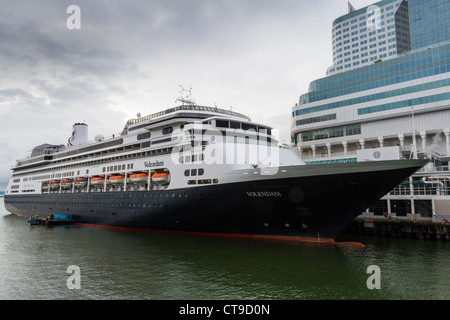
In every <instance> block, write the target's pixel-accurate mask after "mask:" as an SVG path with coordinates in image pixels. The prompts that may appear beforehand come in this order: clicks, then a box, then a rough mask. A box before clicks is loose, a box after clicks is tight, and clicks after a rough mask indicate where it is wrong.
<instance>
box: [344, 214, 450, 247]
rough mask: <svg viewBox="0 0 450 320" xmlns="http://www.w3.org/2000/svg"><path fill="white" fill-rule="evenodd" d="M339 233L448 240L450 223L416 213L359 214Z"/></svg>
mask: <svg viewBox="0 0 450 320" xmlns="http://www.w3.org/2000/svg"><path fill="white" fill-rule="evenodd" d="M341 234H360V235H375V236H380V237H390V238H409V239H422V240H435V241H450V223H449V222H434V221H433V219H432V218H431V217H420V216H418V215H408V216H404V217H400V216H396V217H386V216H375V215H373V216H371V217H365V216H359V217H357V218H356V219H355V220H354V221H353V222H352V223H351V224H350V225H348V226H347V227H346V228H345V229H344V230H343V231H342V233H341Z"/></svg>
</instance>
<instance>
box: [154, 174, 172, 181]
mask: <svg viewBox="0 0 450 320" xmlns="http://www.w3.org/2000/svg"><path fill="white" fill-rule="evenodd" d="M152 180H153V181H154V182H162V183H165V182H167V181H169V175H168V174H167V173H155V174H153V175H152Z"/></svg>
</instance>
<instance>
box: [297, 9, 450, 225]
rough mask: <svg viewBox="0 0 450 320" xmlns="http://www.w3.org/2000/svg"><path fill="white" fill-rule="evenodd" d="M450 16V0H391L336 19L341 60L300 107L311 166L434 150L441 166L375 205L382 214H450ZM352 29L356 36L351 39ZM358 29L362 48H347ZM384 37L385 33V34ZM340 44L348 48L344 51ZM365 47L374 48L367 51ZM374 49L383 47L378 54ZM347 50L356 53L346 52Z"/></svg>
mask: <svg viewBox="0 0 450 320" xmlns="http://www.w3.org/2000/svg"><path fill="white" fill-rule="evenodd" d="M374 6H375V7H378V9H377V10H378V12H379V13H380V14H381V16H383V18H381V19H380V21H381V22H384V24H381V23H380V24H379V25H378V26H377V28H376V29H375V31H376V34H373V35H372V36H369V34H370V33H367V32H369V31H368V30H367V26H368V25H370V24H371V23H372V22H370V20H367V12H373V7H374ZM369 8H371V9H370V10H369ZM430 12H432V13H430ZM433 12H435V13H433ZM388 14H389V15H388ZM448 14H450V2H449V1H447V2H443V1H440V0H430V1H423V0H409V1H405V0H403V1H401V0H395V1H394V0H386V1H381V2H378V3H375V4H374V5H373V6H370V7H367V8H363V9H360V10H357V11H353V12H350V13H349V14H348V15H345V16H343V17H340V18H338V19H336V20H335V22H334V23H333V59H334V66H333V67H331V68H329V70H328V72H327V73H328V76H327V77H325V78H322V79H318V80H315V81H313V82H312V83H311V84H310V88H309V92H308V93H306V94H303V95H301V96H300V99H299V103H298V104H296V105H295V106H294V107H293V108H292V131H291V133H292V139H293V142H294V143H295V144H296V146H297V149H298V151H299V152H300V154H301V156H302V158H303V159H304V160H305V162H306V163H308V164H315V163H323V162H353V161H356V153H357V150H362V149H370V148H378V147H389V146H401V147H402V148H403V149H409V150H413V149H414V147H413V145H414V144H415V146H416V149H417V151H418V152H419V153H422V154H426V155H427V154H428V155H431V154H432V155H434V159H435V161H434V162H433V164H431V165H430V166H428V167H427V168H426V169H425V170H424V171H423V172H420V173H419V174H417V175H415V176H413V177H411V179H410V180H409V181H405V182H404V184H402V185H400V186H399V187H398V188H396V189H395V190H393V191H392V192H391V193H390V194H388V195H386V196H385V197H384V198H383V199H381V200H380V202H379V203H377V204H375V205H374V207H373V208H369V210H371V211H372V212H374V213H375V214H384V215H386V214H388V215H408V214H412V215H418V216H419V215H421V216H426V217H432V218H433V220H435V221H439V220H440V221H442V220H443V218H442V217H444V216H447V217H448V218H450V172H449V171H448V170H449V165H448V160H449V159H450V158H449V155H450V41H449V40H450V31H449V30H450V27H449V23H448V21H450V17H448ZM381 16H380V17H381ZM390 19H394V21H391V20H390ZM355 20H356V21H355ZM364 24H366V26H364ZM352 25H353V26H357V27H355V28H354V29H352ZM392 25H393V26H394V27H393V28H389V29H388V27H389V26H392ZM339 26H341V27H339ZM436 26H437V27H436ZM347 28H349V30H347ZM383 28H384V30H383ZM340 30H342V33H339V31H340ZM343 30H346V31H345V33H344V32H343ZM352 30H353V31H352ZM379 30H382V31H380V32H378V31H379ZM348 32H350V36H348V37H346V39H350V42H349V43H345V44H344V43H343V41H344V38H343V36H344V34H345V35H347V34H349V33H348ZM352 32H358V33H357V34H355V35H354V36H355V39H356V36H358V42H356V41H355V42H354V43H355V44H356V43H358V45H357V46H355V48H358V49H359V52H356V51H355V52H353V51H352V50H351V49H352V48H346V47H347V46H348V44H350V47H351V46H352V38H351V37H352V35H351V34H352ZM370 32H374V31H370ZM391 32H394V33H393V34H391ZM406 33H408V34H407V35H406ZM366 34H367V37H366V36H364V35H366ZM381 35H385V37H383V38H382V39H379V38H378V37H379V36H381ZM429 35H433V37H431V36H429ZM434 35H436V36H434ZM375 36H376V37H375ZM340 37H342V39H340ZM361 37H362V38H361ZM366 39H367V43H365V42H364V41H366ZM370 39H375V40H373V41H372V44H374V45H375V44H376V49H375V46H374V47H373V48H370V45H371V44H370V42H369V40H370ZM384 39H386V40H384ZM390 39H393V40H391V41H390ZM424 39H430V41H428V43H427V41H424ZM418 40H420V41H418ZM362 41H363V42H364V43H362ZM384 41H386V43H384ZM380 42H381V43H380ZM339 43H342V45H339V46H338V44H339ZM394 44H395V48H394V47H392V48H390V46H392V45H394ZM411 44H412V45H411ZM344 45H345V47H343V46H344ZM366 45H367V46H368V50H366V49H365V46H366ZM338 47H339V49H340V47H343V48H342V49H343V50H342V51H339V52H338V50H339V49H338ZM362 47H363V48H364V50H363V51H364V52H365V53H367V51H368V55H364V57H362V56H361V48H362ZM399 47H400V48H401V49H400V50H398V49H399ZM344 48H346V49H344ZM349 49H350V51H348V50H349ZM370 49H373V51H374V50H377V52H376V53H374V52H373V53H372V54H370ZM380 49H381V52H382V53H381V54H382V55H383V56H381V55H380ZM394 49H395V50H394ZM354 50H357V49H354ZM345 52H351V53H350V54H348V55H347V56H346V57H347V58H344V56H342V57H341V56H340V55H341V54H344V53H345ZM365 53H364V54H365ZM390 53H392V54H390ZM385 54H386V56H384V55H385ZM375 57H376V58H375ZM349 58H350V59H351V60H349V61H347V62H351V66H350V65H348V63H347V66H348V68H346V61H345V59H349ZM372 58H373V59H372ZM387 58H390V59H387ZM342 59H344V60H342ZM380 59H381V60H380ZM366 60H367V61H366ZM341 61H342V62H341ZM356 62H359V63H356ZM339 66H343V68H341V69H338V67H339ZM333 68H334V70H333Z"/></svg>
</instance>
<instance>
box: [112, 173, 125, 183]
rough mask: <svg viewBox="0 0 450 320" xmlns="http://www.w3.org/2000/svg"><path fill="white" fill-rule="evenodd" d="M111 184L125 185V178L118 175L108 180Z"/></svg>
mask: <svg viewBox="0 0 450 320" xmlns="http://www.w3.org/2000/svg"><path fill="white" fill-rule="evenodd" d="M108 181H109V183H111V184H123V182H124V181H125V176H122V175H117V176H111V177H109V179H108Z"/></svg>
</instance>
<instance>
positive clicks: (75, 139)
mask: <svg viewBox="0 0 450 320" xmlns="http://www.w3.org/2000/svg"><path fill="white" fill-rule="evenodd" d="M86 143H88V125H87V124H86V123H75V124H74V125H73V130H72V136H71V137H70V138H69V140H68V141H67V145H68V146H78V145H80V144H86Z"/></svg>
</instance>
